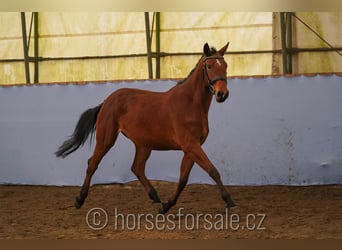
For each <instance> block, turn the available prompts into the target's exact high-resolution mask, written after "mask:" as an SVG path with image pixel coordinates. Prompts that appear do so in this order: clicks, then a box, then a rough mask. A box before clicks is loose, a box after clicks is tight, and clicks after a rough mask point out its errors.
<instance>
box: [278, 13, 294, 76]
mask: <svg viewBox="0 0 342 250" xmlns="http://www.w3.org/2000/svg"><path fill="white" fill-rule="evenodd" d="M280 32H281V48H282V49H281V51H282V57H283V74H292V13H291V12H280Z"/></svg>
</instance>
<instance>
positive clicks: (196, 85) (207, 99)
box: [184, 67, 213, 113]
mask: <svg viewBox="0 0 342 250" xmlns="http://www.w3.org/2000/svg"><path fill="white" fill-rule="evenodd" d="M184 84H186V85H187V86H186V87H187V91H189V94H190V95H192V97H193V98H192V99H193V104H194V105H196V106H197V107H203V111H204V112H205V113H208V111H209V108H210V104H211V100H212V98H213V95H212V94H211V93H210V91H209V90H208V88H207V87H206V85H207V82H206V78H205V77H204V75H203V71H202V68H201V67H197V69H196V70H195V72H193V73H192V75H191V76H190V77H189V79H188V80H187V81H186V82H185V83H184Z"/></svg>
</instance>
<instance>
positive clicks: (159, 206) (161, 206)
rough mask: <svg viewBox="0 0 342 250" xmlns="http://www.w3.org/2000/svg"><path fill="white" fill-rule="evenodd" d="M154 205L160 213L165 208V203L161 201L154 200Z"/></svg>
mask: <svg viewBox="0 0 342 250" xmlns="http://www.w3.org/2000/svg"><path fill="white" fill-rule="evenodd" d="M152 205H153V206H154V207H155V208H156V209H157V211H158V212H159V213H160V211H161V210H162V209H163V204H162V203H161V202H152Z"/></svg>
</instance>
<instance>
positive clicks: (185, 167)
mask: <svg viewBox="0 0 342 250" xmlns="http://www.w3.org/2000/svg"><path fill="white" fill-rule="evenodd" d="M193 165H194V161H193V160H192V159H191V158H190V157H189V156H188V155H187V154H184V157H183V159H182V164H181V168H180V175H179V182H178V186H177V190H176V192H175V194H174V195H173V197H172V198H171V199H170V200H169V201H168V202H166V203H163V205H162V208H161V209H160V210H159V212H160V213H162V214H165V213H166V212H167V211H169V210H170V208H171V207H173V206H174V205H175V204H176V202H177V200H178V197H179V195H180V194H181V192H182V191H183V189H184V187H185V185H186V183H187V182H188V179H189V174H190V171H191V169H192V166H193Z"/></svg>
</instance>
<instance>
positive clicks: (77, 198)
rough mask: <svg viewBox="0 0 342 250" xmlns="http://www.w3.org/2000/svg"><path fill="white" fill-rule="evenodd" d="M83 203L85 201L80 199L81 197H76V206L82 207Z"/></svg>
mask: <svg viewBox="0 0 342 250" xmlns="http://www.w3.org/2000/svg"><path fill="white" fill-rule="evenodd" d="M82 205H83V202H82V201H81V200H80V198H79V197H76V198H75V208H77V209H80V208H81V207H82Z"/></svg>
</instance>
